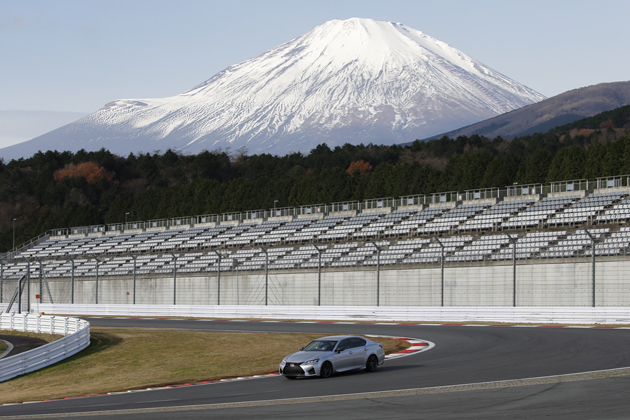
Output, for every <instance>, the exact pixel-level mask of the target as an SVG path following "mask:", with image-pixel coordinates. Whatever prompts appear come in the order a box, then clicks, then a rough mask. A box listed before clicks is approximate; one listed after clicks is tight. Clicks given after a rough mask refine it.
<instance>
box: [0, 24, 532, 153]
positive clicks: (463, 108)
mask: <svg viewBox="0 0 630 420" xmlns="http://www.w3.org/2000/svg"><path fill="white" fill-rule="evenodd" d="M542 99H544V96H542V95H540V94H539V93H537V92H535V91H533V90H532V89H529V88H527V87H525V86H523V85H521V84H520V83H517V82H515V81H513V80H511V79H509V78H508V77H506V76H504V75H502V74H500V73H498V72H496V71H494V70H492V69H490V68H488V67H486V66H484V65H483V64H481V63H480V62H478V61H476V60H474V59H473V58H471V57H469V56H467V55H466V54H464V53H462V52H460V51H458V50H457V49H455V48H453V47H451V46H449V45H447V44H445V43H444V42H441V41H438V40H436V39H434V38H432V37H430V36H428V35H426V34H424V33H422V32H420V31H418V30H415V29H411V28H408V27H406V26H404V25H402V24H400V23H392V22H379V21H374V20H370V19H358V18H352V19H348V20H333V21H330V22H326V23H324V24H323V25H320V26H317V27H316V28H314V29H313V30H311V31H310V32H308V33H306V34H305V35H303V36H300V37H298V38H296V39H293V40H291V41H289V42H287V43H285V44H282V45H280V46H278V47H275V48H273V49H271V50H269V51H267V52H265V53H263V54H261V55H259V56H257V57H254V58H252V59H250V60H247V61H244V62H242V63H240V64H236V65H233V66H231V67H228V68H227V69H225V70H224V71H222V72H220V73H218V74H216V75H215V76H214V77H212V78H210V79H208V80H207V81H205V82H203V83H202V84H200V85H199V86H197V87H195V88H193V89H191V90H189V91H188V92H185V93H182V94H180V95H177V96H173V97H169V98H160V99H124V100H117V101H113V102H111V103H108V104H107V105H105V106H104V107H103V108H102V109H100V110H98V111H97V112H95V113H93V114H91V115H89V116H87V117H85V118H82V119H80V120H78V121H76V122H74V123H72V124H69V125H66V126H64V127H61V128H59V129H57V130H55V131H52V132H50V133H47V134H45V135H43V136H40V137H38V138H36V139H33V140H31V141H30V142H27V143H23V144H22V145H18V146H22V147H28V149H30V152H28V153H26V155H30V154H32V153H33V152H35V151H37V150H38V149H42V150H49V149H57V150H73V151H74V150H79V149H81V148H84V149H86V150H97V149H100V148H101V147H105V148H106V149H109V150H111V151H112V152H115V153H121V154H126V153H129V152H137V151H145V152H150V151H154V150H162V151H164V150H166V149H168V148H171V149H177V150H181V151H184V152H191V153H195V152H199V151H201V150H204V149H207V150H213V149H217V148H222V149H225V148H227V147H230V148H231V149H232V150H236V149H238V148H241V147H243V146H244V147H245V148H246V149H247V150H248V152H249V153H262V152H265V153H274V154H284V153H286V152H289V151H302V152H308V151H309V150H310V149H312V148H313V147H315V146H316V145H317V144H319V143H322V142H326V143H327V144H328V145H329V146H335V145H341V144H344V143H346V142H349V143H355V144H356V143H369V142H372V143H377V144H393V143H400V142H405V141H411V140H414V139H416V138H426V137H429V136H431V135H434V134H437V133H441V132H445V131H448V130H452V129H455V128H458V127H461V126H464V125H468V124H472V123H475V122H477V121H480V120H484V119H487V118H490V117H493V116H495V115H498V114H502V113H505V112H507V111H511V110H514V109H517V108H520V107H523V106H525V105H528V104H531V103H535V102H538V101H540V100H542ZM18 146H12V147H18ZM8 151H9V148H7V149H4V150H2V152H0V154H2V155H5V153H3V152H8ZM9 154H12V153H9Z"/></svg>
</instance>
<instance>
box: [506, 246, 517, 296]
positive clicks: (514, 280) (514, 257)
mask: <svg viewBox="0 0 630 420" xmlns="http://www.w3.org/2000/svg"><path fill="white" fill-rule="evenodd" d="M506 235H507V237H508V239H509V240H510V242H512V245H513V246H512V306H514V307H516V238H514V237H513V236H512V235H510V234H509V233H506Z"/></svg>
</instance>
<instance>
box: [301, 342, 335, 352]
mask: <svg viewBox="0 0 630 420" xmlns="http://www.w3.org/2000/svg"><path fill="white" fill-rule="evenodd" d="M335 344H337V342H336V341H325V340H315V341H312V342H311V343H310V344H309V345H308V346H306V347H304V350H302V351H333V349H334V348H335Z"/></svg>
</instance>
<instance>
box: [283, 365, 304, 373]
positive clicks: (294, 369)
mask: <svg viewBox="0 0 630 420" xmlns="http://www.w3.org/2000/svg"><path fill="white" fill-rule="evenodd" d="M282 373H283V374H284V375H287V376H292V375H295V376H298V375H304V370H303V369H302V367H301V366H300V364H299V363H287V364H286V366H285V367H284V370H283V371H282Z"/></svg>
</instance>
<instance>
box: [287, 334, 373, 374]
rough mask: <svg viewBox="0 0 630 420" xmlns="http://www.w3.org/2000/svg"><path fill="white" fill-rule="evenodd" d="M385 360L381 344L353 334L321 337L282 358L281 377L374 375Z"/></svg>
mask: <svg viewBox="0 0 630 420" xmlns="http://www.w3.org/2000/svg"><path fill="white" fill-rule="evenodd" d="M384 361H385V352H384V351H383V345H382V344H381V343H376V342H374V341H372V340H368V339H367V338H364V337H356V336H350V335H343V336H333V337H322V338H319V339H317V340H315V341H312V342H311V343H310V344H309V345H308V346H306V347H302V348H301V349H300V351H298V352H297V353H293V354H290V355H288V356H287V357H285V358H284V359H282V362H281V363H280V374H281V375H284V376H285V377H287V378H288V379H295V378H297V377H298V376H321V377H322V378H328V377H329V376H330V375H332V374H333V373H335V372H345V371H347V370H352V369H365V370H366V371H368V372H373V371H375V370H376V368H377V367H378V365H382V364H383V362H384Z"/></svg>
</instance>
